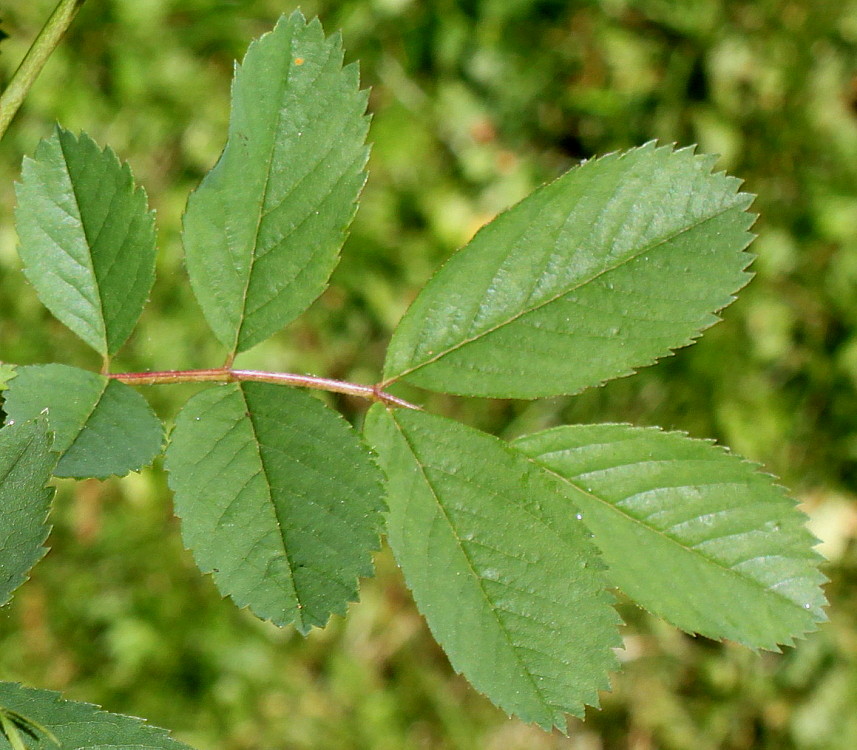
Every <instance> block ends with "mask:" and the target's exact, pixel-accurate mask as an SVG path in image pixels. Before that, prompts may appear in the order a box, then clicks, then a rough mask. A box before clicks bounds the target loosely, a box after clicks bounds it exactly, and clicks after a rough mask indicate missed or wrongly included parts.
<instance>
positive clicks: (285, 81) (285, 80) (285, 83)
mask: <svg viewBox="0 0 857 750" xmlns="http://www.w3.org/2000/svg"><path fill="white" fill-rule="evenodd" d="M296 33H297V32H293V33H292V35H291V38H290V39H289V54H288V56H287V59H288V65H287V66H286V74H285V75H284V76H283V77H282V84H281V85H280V86H279V88H278V89H277V100H278V102H280V103H282V101H283V99H284V94H285V91H286V90H287V89H288V88H289V75H290V74H291V72H292V68H293V67H294V63H293V59H294V46H295V37H296ZM329 59H330V54H329V50H328V55H327V60H329ZM245 65H246V62H245ZM321 74H322V70H321V66H320V69H319V71H318V73H317V75H316V78H318V77H319V76H321ZM282 119H283V107H282V106H278V107H277V117H276V124H275V126H274V129H273V134H272V138H271V148H270V151H269V152H268V157H267V159H266V161H265V163H266V169H265V184H264V185H263V187H262V195H261V198H260V200H259V207H258V216H257V218H256V226H255V228H254V230H253V250H252V253H251V255H250V265H249V267H248V268H247V275H246V278H245V281H244V290H243V292H242V294H241V315H240V318H239V323H238V326H237V328H236V330H235V340H234V341H233V344H232V350H231V354H232V355H233V356H234V355H235V354H236V353H237V352H238V349H239V347H240V346H241V338H242V337H241V334H242V333H243V331H244V325H245V323H246V322H247V318H248V314H247V298H248V295H249V293H250V281H251V279H252V278H253V270H254V268H255V266H256V260H257V259H258V257H259V256H258V255H257V249H258V247H259V234H260V232H261V230H262V222H263V221H264V220H265V218H266V217H267V215H268V214H269V213H270V212H271V211H272V210H275V208H276V207H274V208H271V209H268V210H266V209H265V204H266V202H267V200H268V190H269V188H270V185H271V172H272V171H273V162H274V152H275V151H276V150H277V145H278V138H277V135H278V133H279V132H280V124H281V123H282ZM332 148H333V147H331V149H332ZM281 203H282V202H281ZM281 203H280V204H281Z"/></svg>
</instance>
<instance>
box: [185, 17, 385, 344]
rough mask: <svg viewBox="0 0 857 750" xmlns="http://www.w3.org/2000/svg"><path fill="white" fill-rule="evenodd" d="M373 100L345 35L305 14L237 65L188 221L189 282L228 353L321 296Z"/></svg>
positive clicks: (350, 207)
mask: <svg viewBox="0 0 857 750" xmlns="http://www.w3.org/2000/svg"><path fill="white" fill-rule="evenodd" d="M366 101H367V95H366V92H365V91H360V88H359V80H358V73H357V68H356V66H354V65H348V66H346V67H344V68H343V66H342V45H341V41H340V38H339V36H334V37H331V38H329V39H326V38H325V36H324V32H323V31H322V28H321V24H320V23H319V22H318V21H317V20H314V21H312V22H310V23H309V24H307V23H306V21H305V20H304V18H303V16H302V15H301V14H300V13H299V12H295V13H293V14H292V15H291V16H289V17H288V18H286V17H285V16H284V17H283V18H281V19H280V21H279V23H278V24H277V26H276V28H275V29H274V30H273V31H272V32H270V33H269V34H266V35H264V36H263V37H261V38H260V39H259V40H257V41H255V42H253V43H252V44H251V45H250V48H249V50H248V52H247V55H246V57H245V58H244V61H243V63H242V64H241V65H240V66H237V67H236V70H235V80H234V82H233V85H232V114H231V118H230V123H229V136H228V139H227V142H226V148H225V149H224V151H223V154H222V155H221V157H220V160H219V161H218V162H217V164H216V165H215V167H214V168H213V169H212V170H211V172H210V173H209V174H208V175H207V176H206V177H205V179H204V180H203V182H202V184H201V185H200V187H199V188H198V189H197V190H196V191H195V192H194V193H193V194H192V195H191V197H190V199H189V201H188V207H187V212H186V214H185V217H184V245H185V253H186V256H187V267H188V272H189V274H190V280H191V284H192V286H193V290H194V293H195V294H196V297H197V300H199V303H200V305H201V306H202V310H203V312H204V314H205V317H206V319H207V320H208V323H209V325H210V326H211V327H212V330H213V331H214V333H215V334H216V336H217V337H218V339H220V341H221V342H222V343H223V344H224V345H225V346H226V347H227V348H228V349H229V350H230V351H231V352H240V351H244V350H245V349H248V348H250V347H251V346H253V345H254V344H256V343H258V342H260V341H262V340H264V339H265V338H267V337H268V336H270V335H271V334H272V333H274V332H276V331H277V330H279V329H280V328H282V327H283V326H284V325H285V324H286V323H288V322H289V321H291V320H292V319H293V318H295V317H296V316H297V315H298V314H300V313H301V312H303V311H304V310H305V309H306V308H307V307H308V306H309V305H310V303H311V302H312V301H313V300H314V299H315V298H316V297H317V296H318V295H319V294H321V292H322V291H323V290H324V288H325V286H326V285H327V280H328V278H329V276H330V274H331V272H332V271H333V268H334V267H335V265H336V263H337V260H338V257H339V249H340V247H341V246H342V243H343V241H344V240H345V232H346V229H347V227H348V225H349V224H350V222H351V219H352V218H353V216H354V212H355V210H356V200H357V196H358V195H359V193H360V190H361V189H362V187H363V183H364V181H365V173H364V171H363V168H364V166H365V164H366V159H367V157H368V148H367V147H366V146H365V144H364V142H365V138H366V132H367V130H368V118H367V117H366V115H365V110H366Z"/></svg>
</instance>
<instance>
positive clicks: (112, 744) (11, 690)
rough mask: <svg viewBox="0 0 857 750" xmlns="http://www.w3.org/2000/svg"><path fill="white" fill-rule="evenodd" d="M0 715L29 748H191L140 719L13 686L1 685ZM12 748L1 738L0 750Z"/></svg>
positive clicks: (146, 749)
mask: <svg viewBox="0 0 857 750" xmlns="http://www.w3.org/2000/svg"><path fill="white" fill-rule="evenodd" d="M0 711H2V712H3V713H4V714H5V716H6V717H10V718H11V719H12V722H13V723H14V724H15V725H16V726H17V727H18V729H19V730H20V735H22V736H25V742H26V744H27V746H28V747H29V748H30V750H49V749H50V750H57V748H61V750H191V748H190V747H189V746H188V745H185V744H184V743H181V742H178V741H177V740H174V739H172V738H171V737H170V736H169V735H168V733H167V731H166V730H165V729H160V728H158V727H153V726H151V725H149V724H146V723H145V722H143V721H142V720H141V719H137V718H134V717H133V716H123V715H121V714H114V713H108V712H107V711H103V710H101V709H100V708H99V707H98V706H94V705H92V704H91V703H78V702H76V701H67V700H64V699H63V698H62V697H61V696H60V694H59V693H55V692H53V691H50V690H34V689H32V688H27V687H23V686H22V685H19V684H16V683H12V682H0ZM11 747H14V746H13V745H12V744H11V743H9V742H8V740H7V739H6V738H5V737H4V736H3V735H2V734H0V750H5V749H6V748H11Z"/></svg>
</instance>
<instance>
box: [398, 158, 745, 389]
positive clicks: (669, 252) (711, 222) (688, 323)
mask: <svg viewBox="0 0 857 750" xmlns="http://www.w3.org/2000/svg"><path fill="white" fill-rule="evenodd" d="M714 162H715V159H714V158H713V157H710V156H695V155H694V154H693V150H692V149H682V150H679V151H673V150H672V148H671V147H668V146H667V147H661V148H656V147H655V145H654V144H653V143H650V144H648V145H646V146H643V147H641V148H637V149H632V150H630V151H627V152H624V153H621V154H611V155H609V156H605V157H601V158H599V159H596V160H595V161H590V162H586V163H585V164H582V165H580V166H578V167H576V168H574V169H572V170H571V171H570V172H568V173H566V174H565V175H563V176H562V177H560V178H559V179H557V180H555V181H554V182H552V183H550V184H549V185H545V186H544V187H542V188H539V190H537V191H536V192H535V193H533V194H532V195H530V196H528V197H527V198H525V199H524V200H523V201H521V202H520V203H519V204H517V205H516V206H514V207H512V208H510V209H509V210H508V211H506V212H505V213H502V214H500V215H499V216H498V217H497V218H496V219H494V220H493V221H492V222H490V223H489V224H488V225H487V226H485V227H483V228H482V229H481V230H480V231H479V233H478V234H477V235H476V236H475V237H474V238H473V240H472V241H471V242H470V244H468V245H467V246H466V247H464V248H462V249H461V250H460V251H458V252H457V253H456V254H455V255H453V256H452V258H450V260H449V261H448V262H447V263H446V265H445V266H443V268H442V269H441V270H440V271H438V272H437V274H436V275H435V276H434V277H433V278H432V279H431V281H429V283H428V284H427V285H426V287H425V288H424V289H423V291H422V292H420V294H419V296H418V297H417V299H416V300H415V301H414V303H413V304H412V305H411V307H410V308H409V310H408V312H407V313H406V314H405V316H404V318H402V321H401V323H400V324H399V326H398V327H397V328H396V330H395V332H394V333H393V339H392V341H391V342H390V348H389V350H388V353H387V360H386V363H385V365H384V377H385V378H386V379H388V380H397V379H399V378H405V379H407V380H408V381H410V382H412V383H416V384H417V385H420V386H423V387H426V388H431V389H434V390H440V391H446V392H450V393H460V394H464V395H471V396H494V397H498V398H533V397H536V396H557V395H560V394H565V393H575V392H577V391H580V390H582V389H583V388H586V387H588V386H593V385H599V384H600V383H602V382H604V381H605V380H610V379H612V378H616V377H619V376H621V375H628V374H630V373H631V372H633V369H634V368H635V367H641V366H643V365H647V364H650V363H652V362H653V361H654V360H655V359H656V358H658V357H662V356H664V355H665V354H668V353H669V352H670V350H671V349H674V348H677V347H680V346H685V345H687V344H689V343H691V341H692V340H693V339H694V338H696V337H697V336H698V335H699V333H700V331H702V330H703V329H704V328H708V327H709V326H711V325H712V324H713V323H715V322H716V321H717V317H716V316H715V315H714V313H715V312H716V311H718V310H720V309H721V308H723V307H725V306H726V305H728V304H729V303H730V302H731V301H732V300H733V299H734V297H733V295H734V294H735V292H737V291H738V289H740V288H741V287H742V286H744V284H746V283H747V281H748V279H749V276H748V275H747V274H746V273H744V268H745V267H746V266H747V265H748V264H749V262H750V256H749V255H748V254H746V253H744V252H742V251H743V250H744V248H745V247H746V246H747V245H748V244H749V242H750V239H751V235H750V234H748V232H747V229H748V228H749V226H750V224H751V223H752V221H753V218H754V217H752V216H751V215H749V214H747V213H745V210H746V209H747V207H748V206H749V204H750V202H751V200H752V197H751V196H749V195H746V194H744V193H739V192H738V186H739V185H740V181H739V180H736V179H735V178H732V177H726V176H724V175H722V174H711V170H712V167H713V165H714ZM665 289H668V290H669V292H668V293H665Z"/></svg>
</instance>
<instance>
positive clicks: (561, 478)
mask: <svg viewBox="0 0 857 750" xmlns="http://www.w3.org/2000/svg"><path fill="white" fill-rule="evenodd" d="M521 454H522V455H524V456H526V458H527V460H528V461H531V462H532V463H533V464H535V465H536V466H538V467H539V468H541V469H543V470H544V471H546V472H547V473H548V474H551V475H552V476H554V477H556V478H557V479H558V480H559V481H560V482H563V483H565V484H568V485H570V486H571V487H573V488H574V489H576V490H577V491H578V492H580V493H581V494H583V495H586V496H587V497H589V498H591V499H593V500H595V501H597V502H598V503H599V504H600V505H602V506H604V507H606V508H607V509H608V510H611V511H613V513H615V514H616V515H618V516H620V517H622V518H624V519H626V520H629V521H631V522H632V523H634V524H636V525H638V526H640V527H642V528H643V529H645V530H647V531H649V532H651V533H654V534H657V535H658V536H659V537H661V538H663V539H664V540H666V541H667V542H668V543H671V544H673V545H675V546H677V547H679V548H680V549H681V550H682V551H683V552H685V553H688V554H690V555H692V556H696V557H698V558H700V559H702V560H703V561H704V562H706V563H709V564H711V565H713V566H714V567H716V568H717V569H718V570H721V571H723V572H725V573H727V574H729V575H732V576H735V577H736V578H739V579H741V580H742V581H745V582H750V583H752V584H753V586H754V587H758V588H760V589H761V591H762V593H763V594H769V595H772V596H774V597H776V598H779V599H781V600H783V601H785V602H786V603H788V604H789V605H790V606H792V607H797V608H798V609H799V610H800V611H801V612H806V611H811V610H804V609H803V607H802V606H801V605H800V604H799V603H798V602H795V601H794V600H793V599H789V598H788V597H786V596H784V595H783V594H781V593H780V592H779V591H775V590H773V589H770V588H768V587H766V586H764V584H762V583H760V582H759V581H757V580H756V579H755V578H752V577H751V576H748V575H745V574H743V573H741V572H739V571H737V570H735V569H733V568H731V567H728V566H726V565H724V564H723V563H721V562H719V561H717V560H714V559H712V558H710V557H708V556H707V555H705V554H703V553H702V552H700V551H699V550H697V549H695V548H693V547H688V546H686V545H684V544H682V543H681V542H680V541H679V540H678V539H675V538H674V537H671V536H669V535H668V534H667V533H666V532H664V531H662V530H661V529H657V528H655V527H653V526H649V525H648V524H646V523H645V522H644V521H642V520H641V519H639V518H636V517H634V516H632V515H630V514H628V513H625V512H624V511H622V509H620V508H619V507H618V506H617V505H615V504H614V503H611V502H610V501H609V500H606V499H604V498H601V497H600V496H599V495H596V494H595V493H594V492H592V491H590V490H587V489H585V488H584V487H582V486H580V485H579V484H577V483H576V482H575V481H574V480H573V479H570V478H569V477H565V476H563V475H562V474H559V473H558V472H557V471H556V470H554V469H552V468H551V467H550V466H548V465H547V464H544V463H542V462H541V461H539V460H538V459H537V458H533V457H531V456H528V455H527V454H526V453H524V452H523V451H521ZM637 463H646V462H644V461H640V462H637ZM628 465H629V464H622V466H628ZM614 468H616V467H614ZM743 562H747V561H746V560H745V561H743Z"/></svg>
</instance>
